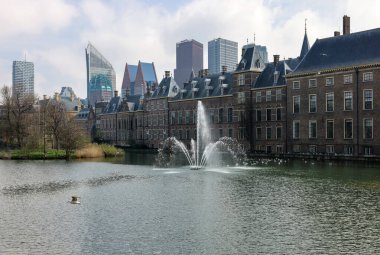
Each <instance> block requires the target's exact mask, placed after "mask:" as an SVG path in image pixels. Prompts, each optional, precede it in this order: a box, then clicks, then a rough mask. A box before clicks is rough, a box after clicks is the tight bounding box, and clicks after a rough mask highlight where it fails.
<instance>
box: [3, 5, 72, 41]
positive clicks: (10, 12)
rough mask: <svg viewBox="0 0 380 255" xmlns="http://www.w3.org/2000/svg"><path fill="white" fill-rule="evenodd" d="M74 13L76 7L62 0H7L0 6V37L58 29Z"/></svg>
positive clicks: (63, 25)
mask: <svg viewBox="0 0 380 255" xmlns="http://www.w3.org/2000/svg"><path fill="white" fill-rule="evenodd" d="M76 15H77V11H76V9H75V8H74V7H73V6H71V5H69V4H67V3H66V2H65V1H64V0H54V1H52V0H33V1H29V0H12V1H7V3H3V4H2V5H1V8H0V24H1V34H0V38H3V39H7V38H9V37H16V36H18V35H34V34H39V33H42V32H44V31H45V30H51V31H58V30H59V29H62V28H64V27H66V26H67V25H69V24H70V21H71V20H72V18H73V17H75V16H76Z"/></svg>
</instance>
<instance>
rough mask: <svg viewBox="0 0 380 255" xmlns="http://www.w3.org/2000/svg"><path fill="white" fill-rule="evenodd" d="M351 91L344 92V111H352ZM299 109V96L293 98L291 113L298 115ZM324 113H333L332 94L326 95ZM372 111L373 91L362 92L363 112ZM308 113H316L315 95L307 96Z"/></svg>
mask: <svg viewBox="0 0 380 255" xmlns="http://www.w3.org/2000/svg"><path fill="white" fill-rule="evenodd" d="M352 95H353V94H352V91H344V92H343V98H344V101H343V102H344V110H345V111H352V110H353V97H352ZM300 109H301V96H299V95H297V96H293V113H299V112H300ZM325 109H326V112H333V111H334V92H329V93H326V108H325ZM372 109H373V90H372V89H365V90H363V110H372ZM309 112H317V95H315V94H310V95H309Z"/></svg>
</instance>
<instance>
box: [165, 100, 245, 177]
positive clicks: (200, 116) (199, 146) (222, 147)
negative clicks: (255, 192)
mask: <svg viewBox="0 0 380 255" xmlns="http://www.w3.org/2000/svg"><path fill="white" fill-rule="evenodd" d="M196 124H197V129H196V140H194V139H191V146H190V147H191V148H190V150H189V149H188V148H187V147H186V145H185V144H184V143H183V142H181V141H179V140H177V139H176V138H175V137H169V138H167V139H166V140H165V141H164V142H163V143H162V146H161V148H160V149H159V154H158V157H157V159H158V160H157V161H158V164H159V165H160V164H161V165H162V162H165V163H167V162H171V161H172V160H173V158H174V157H175V154H176V149H180V151H181V152H183V153H184V155H185V156H186V159H187V161H188V163H189V166H190V169H192V170H198V169H201V168H204V167H205V166H206V165H207V163H208V162H209V159H210V158H211V157H212V156H213V155H215V154H216V153H217V152H221V151H227V152H229V153H230V154H231V155H232V157H233V159H234V161H235V163H236V164H237V163H242V162H243V161H244V160H245V159H246V155H245V151H244V149H243V147H242V146H241V145H240V144H239V143H238V142H237V141H236V139H233V138H230V137H222V138H220V139H219V140H218V141H215V142H212V139H211V133H210V129H209V127H208V120H207V116H206V112H205V109H204V107H203V104H202V102H201V101H198V106H197V123H196Z"/></svg>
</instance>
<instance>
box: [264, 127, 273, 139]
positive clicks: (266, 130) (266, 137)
mask: <svg viewBox="0 0 380 255" xmlns="http://www.w3.org/2000/svg"><path fill="white" fill-rule="evenodd" d="M268 130H270V132H268ZM268 134H270V138H268ZM272 139H273V137H272V127H266V128H265V140H272Z"/></svg>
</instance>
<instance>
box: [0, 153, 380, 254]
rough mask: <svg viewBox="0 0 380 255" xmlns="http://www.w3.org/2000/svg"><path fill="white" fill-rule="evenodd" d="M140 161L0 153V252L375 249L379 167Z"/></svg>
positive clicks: (379, 249)
mask: <svg viewBox="0 0 380 255" xmlns="http://www.w3.org/2000/svg"><path fill="white" fill-rule="evenodd" d="M151 159H152V155H150V154H147V155H145V154H144V155H138V154H129V155H128V156H127V159H126V160H125V161H119V162H112V161H110V162H78V161H76V162H69V163H67V162H65V161H45V162H44V161H0V254H380V167H379V166H371V165H358V164H343V163H342V164H337V163H333V164H332V163H318V162H303V161H294V162H288V163H286V164H278V163H276V162H274V163H270V164H268V165H266V164H263V165H255V166H250V167H225V168H214V169H212V168H209V169H206V170H198V171H194V170H189V169H188V168H186V167H180V168H172V169H156V168H154V167H153V166H152V160H151ZM72 195H78V196H80V197H81V204H79V205H73V204H71V203H69V201H70V200H71V196H72Z"/></svg>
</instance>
